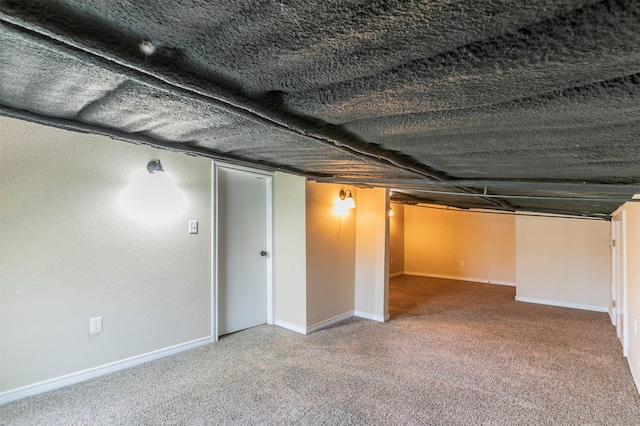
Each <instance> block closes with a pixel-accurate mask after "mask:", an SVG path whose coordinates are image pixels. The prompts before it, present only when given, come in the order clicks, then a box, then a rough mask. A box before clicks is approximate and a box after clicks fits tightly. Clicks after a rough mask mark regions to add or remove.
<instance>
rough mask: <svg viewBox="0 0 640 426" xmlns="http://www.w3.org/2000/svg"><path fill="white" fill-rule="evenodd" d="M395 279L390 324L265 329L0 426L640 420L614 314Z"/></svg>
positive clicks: (46, 399)
mask: <svg viewBox="0 0 640 426" xmlns="http://www.w3.org/2000/svg"><path fill="white" fill-rule="evenodd" d="M514 296H515V290H514V289H513V288H511V287H504V286H497V285H488V284H477V283H466V282H460V281H452V280H439V279H429V278H419V277H409V276H404V277H398V278H393V279H391V282H390V297H389V299H390V314H391V317H392V319H391V320H390V321H389V322H387V323H383V324H382V323H376V322H373V321H368V320H363V319H358V318H351V319H348V320H346V321H343V322H341V323H339V324H336V325H335V326H333V327H331V328H327V329H324V330H321V331H318V332H316V333H313V334H310V335H308V336H302V335H299V334H296V333H293V332H290V331H288V330H285V329H282V328H279V327H273V326H266V325H265V326H259V327H255V328H252V329H249V330H246V331H243V332H239V333H235V334H232V335H230V336H227V337H225V338H223V339H221V340H220V341H219V342H218V343H215V344H212V345H207V346H203V347H200V348H197V349H194V350H191V351H188V352H184V353H181V354H178V355H175V356H171V357H167V358H164V359H161V360H158V361H154V362H150V363H147V364H144V365H140V366H137V367H134V368H130V369H127V370H123V371H120V372H117V373H113V374H109V375H107V376H103V377H100V378H97V379H93V380H90V381H86V382H83V383H78V384H76V385H72V386H68V387H66V388H62V389H58V390H55V391H51V392H48V393H45V394H41V395H36V396H33V397H29V398H25V399H22V400H19V401H15V402H13V403H10V404H6V405H4V406H1V407H0V424H2V425H83V424H86V425H210V424H242V425H281V424H291V425H293V424H295V425H400V424H402V425H469V424H486V425H502V424H518V425H551V424H553V425H556V424H557V425H560V424H561V425H579V424H580V425H583V424H590V425H596V424H602V425H605V424H606V425H638V424H640V397H639V395H638V392H637V390H636V389H635V387H634V384H633V380H632V378H631V374H630V372H629V368H628V365H627V363H626V360H625V359H624V358H623V356H622V353H621V346H620V343H619V341H618V340H617V339H616V337H615V331H614V328H613V327H612V326H611V323H610V321H609V318H608V315H606V314H603V313H594V312H587V311H580V310H574V309H566V308H558V307H550V306H542V305H534V304H527V303H521V302H516V301H514Z"/></svg>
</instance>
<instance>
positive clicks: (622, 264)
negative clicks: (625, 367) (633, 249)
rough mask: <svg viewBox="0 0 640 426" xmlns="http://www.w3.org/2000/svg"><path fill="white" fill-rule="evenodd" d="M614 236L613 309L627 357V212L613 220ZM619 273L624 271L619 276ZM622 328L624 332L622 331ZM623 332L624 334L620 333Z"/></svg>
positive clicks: (617, 215)
mask: <svg viewBox="0 0 640 426" xmlns="http://www.w3.org/2000/svg"><path fill="white" fill-rule="evenodd" d="M611 224H612V227H611V228H612V234H613V239H614V240H615V247H613V248H612V253H613V262H612V265H611V266H612V269H613V273H612V277H613V280H612V288H611V291H612V295H611V296H612V299H613V300H615V301H616V307H615V308H612V311H613V317H614V319H613V321H612V322H613V325H615V327H616V336H617V337H618V338H619V339H620V342H621V344H622V354H623V355H624V356H625V357H626V356H627V355H628V353H629V327H628V325H629V321H628V309H627V298H628V295H627V239H626V230H627V221H626V212H625V211H624V210H622V211H621V212H619V213H617V214H615V215H613V216H612V218H611ZM618 271H622V274H619V273H618ZM620 294H622V300H619V297H618V296H619V295H620ZM620 313H622V321H620V315H619V314H620ZM620 328H622V330H620ZM620 331H622V332H620Z"/></svg>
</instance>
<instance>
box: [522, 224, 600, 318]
mask: <svg viewBox="0 0 640 426" xmlns="http://www.w3.org/2000/svg"><path fill="white" fill-rule="evenodd" d="M609 227H610V226H609V223H608V222H605V221H596V220H581V219H568V218H560V217H557V218H556V217H540V216H523V215H518V216H516V282H517V289H516V300H522V301H529V302H540V303H547V304H553V305H558V306H569V307H577V308H584V309H592V310H598V311H602V312H607V311H608V306H609V287H610V253H609Z"/></svg>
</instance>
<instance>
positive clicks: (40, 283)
mask: <svg viewBox="0 0 640 426" xmlns="http://www.w3.org/2000/svg"><path fill="white" fill-rule="evenodd" d="M0 128H1V129H2V133H1V137H0V154H1V157H0V200H1V201H0V244H1V248H0V250H1V251H0V296H1V301H0V308H1V313H0V346H1V349H0V355H1V361H2V362H1V365H0V391H8V390H12V389H16V388H19V387H22V386H27V385H32V384H35V383H37V382H41V381H44V380H48V379H54V378H57V377H60V376H64V375H67V374H70V373H75V372H79V371H82V370H85V369H90V368H93V367H96V366H101V365H104V364H107V363H111V362H116V361H119V360H123V359H125V358H129V357H135V356H138V355H141V354H146V353H149V352H152V351H157V350H162V349H164V348H167V347H171V346H174V345H181V344H185V343H188V342H193V341H196V340H198V339H205V340H206V339H207V338H208V339H210V336H211V268H210V264H211V161H210V160H207V159H203V158H194V157H189V156H186V155H182V154H176V153H171V152H168V151H160V150H154V149H152V148H149V147H145V146H137V145H132V144H127V143H123V142H119V141H114V140H110V139H107V138H105V137H101V136H95V135H87V134H81V133H74V132H69V131H64V130H59V129H55V128H50V127H45V126H41V125H36V124H31V123H27V122H24V121H18V120H13V119H9V118H3V117H0ZM156 158H159V159H160V160H161V161H162V164H163V166H164V168H165V170H166V175H164V176H165V177H166V176H167V175H168V174H172V175H173V176H174V177H175V179H176V182H177V185H178V187H179V188H180V190H181V191H183V193H184V195H185V196H186V205H185V208H184V210H183V211H181V212H178V213H176V215H175V217H173V218H170V219H167V220H166V221H165V222H164V223H149V222H144V221H140V220H138V219H134V218H132V217H131V216H130V215H129V213H128V212H127V211H126V210H125V209H124V208H123V206H122V205H121V204H120V202H119V199H120V196H121V194H122V191H123V190H124V188H125V187H126V186H127V185H128V184H129V177H130V175H131V174H132V173H133V172H135V171H136V170H140V169H146V164H147V162H148V161H150V160H153V159H156ZM145 173H146V172H145ZM147 175H148V174H147ZM157 198H160V197H156V200H157ZM152 201H153V200H152ZM159 210H160V211H161V212H165V210H163V209H159ZM156 212H158V209H156ZM189 220H198V221H199V233H198V234H196V235H190V234H189V233H188V226H187V224H188V221H189ZM97 316H102V317H103V321H104V330H103V331H102V332H101V333H99V334H89V318H91V317H97Z"/></svg>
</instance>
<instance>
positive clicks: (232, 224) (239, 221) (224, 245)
mask: <svg viewBox="0 0 640 426" xmlns="http://www.w3.org/2000/svg"><path fill="white" fill-rule="evenodd" d="M216 171H217V173H216V182H217V183H216V185H217V202H216V206H217V241H218V244H217V251H216V252H217V256H218V259H217V273H218V277H217V298H216V299H217V307H218V315H217V318H218V332H217V334H218V336H222V335H224V334H228V333H233V332H235V331H239V330H244V329H246V328H250V327H254V326H256V325H260V324H265V323H266V322H267V281H268V279H267V273H268V264H267V263H268V257H269V253H268V250H269V247H268V246H267V243H268V238H267V232H268V218H269V217H270V216H269V215H268V212H267V206H268V199H267V197H268V195H269V194H270V191H268V186H267V185H270V182H271V181H270V177H269V176H265V175H260V174H256V173H251V172H247V171H242V170H236V169H231V168H223V167H216Z"/></svg>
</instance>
